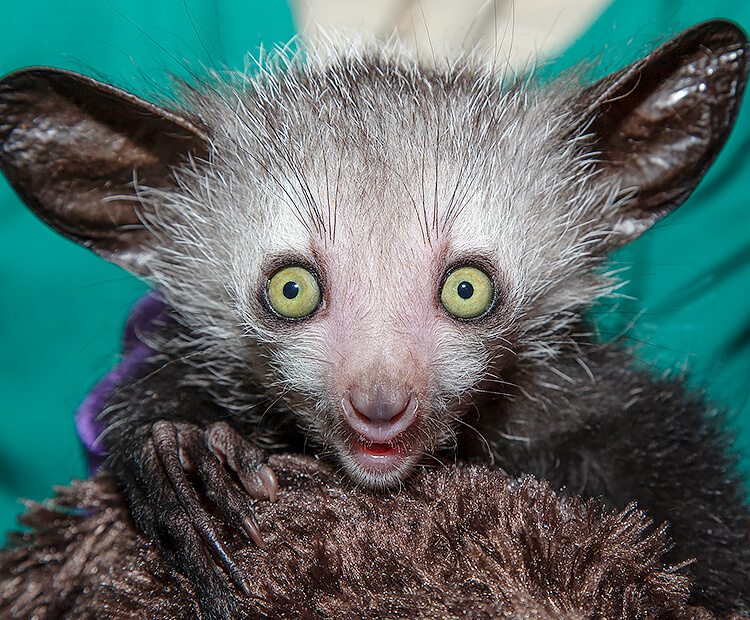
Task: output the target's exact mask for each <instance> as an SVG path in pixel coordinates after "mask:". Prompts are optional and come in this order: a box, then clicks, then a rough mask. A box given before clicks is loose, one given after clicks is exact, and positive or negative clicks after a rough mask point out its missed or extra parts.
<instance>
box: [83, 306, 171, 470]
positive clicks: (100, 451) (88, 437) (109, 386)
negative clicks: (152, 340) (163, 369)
mask: <svg viewBox="0 0 750 620" xmlns="http://www.w3.org/2000/svg"><path fill="white" fill-rule="evenodd" d="M165 308H166V305H165V304H164V302H162V301H161V299H160V298H159V296H158V293H156V292H154V291H151V292H150V293H147V294H146V295H144V296H143V297H141V298H140V299H139V300H138V302H137V303H136V305H135V306H134V307H133V309H132V310H131V311H130V315H129V316H128V320H127V323H126V324H125V333H124V335H123V354H122V359H121V360H120V361H119V362H118V363H117V364H116V365H115V367H114V368H112V370H110V371H109V372H108V373H107V374H106V375H105V376H104V378H103V379H102V380H101V381H99V383H97V384H96V387H94V389H93V390H91V392H90V393H89V395H88V396H87V397H86V398H85V400H84V401H83V402H82V403H81V406H80V407H78V411H76V416H75V422H76V429H77V431H78V436H79V437H80V438H81V441H82V442H83V446H84V448H85V449H86V456H87V458H88V466H89V473H90V474H94V473H96V472H97V471H98V470H99V469H100V468H101V466H102V465H103V463H104V458H105V456H106V453H105V451H104V446H103V445H102V443H101V442H100V441H99V437H100V436H101V434H102V432H104V424H103V422H102V420H101V413H102V411H103V410H104V408H105V407H106V405H107V403H108V402H109V400H110V399H111V397H112V395H113V394H114V391H115V389H117V386H118V385H122V384H123V382H124V381H126V380H127V379H128V377H131V376H133V375H134V373H135V371H136V370H137V369H138V367H139V366H140V365H141V364H143V363H144V362H145V360H146V359H147V358H148V357H149V356H151V355H152V354H153V353H154V350H153V349H152V348H151V347H149V346H148V345H147V344H146V343H144V342H143V341H142V340H141V337H142V336H143V335H148V334H149V333H150V332H153V331H154V330H155V329H156V323H157V321H158V319H159V318H160V317H161V316H162V314H163V312H164V309H165Z"/></svg>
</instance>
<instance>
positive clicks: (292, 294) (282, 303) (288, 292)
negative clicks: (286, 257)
mask: <svg viewBox="0 0 750 620" xmlns="http://www.w3.org/2000/svg"><path fill="white" fill-rule="evenodd" d="M319 301H320V287H319V286H318V281H317V280H316V279H315V276H314V275H313V274H312V273H310V272H309V271H308V270H307V269H305V268H304V267H284V268H283V269H279V270H278V271H277V272H276V273H275V274H273V275H272V276H271V279H270V280H269V281H268V302H269V303H270V304H271V307H272V308H273V309H274V310H275V311H276V312H277V313H278V314H280V315H281V316H283V317H287V318H289V319H300V318H302V317H303V316H307V315H308V314H310V313H311V312H312V311H313V310H315V308H317V307H318V302H319Z"/></svg>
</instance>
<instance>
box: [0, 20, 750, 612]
mask: <svg viewBox="0 0 750 620" xmlns="http://www.w3.org/2000/svg"><path fill="white" fill-rule="evenodd" d="M749 54H750V49H749V48H748V42H747V39H746V37H745V35H744V33H742V32H741V31H740V30H739V29H738V28H737V27H735V26H733V25H732V24H728V23H726V22H720V21H715V22H708V23H706V24H702V25H699V26H696V27H695V28H692V29H690V30H688V31H686V32H684V33H682V34H681V35H678V36H677V37H675V38H674V39H672V40H671V41H669V42H667V43H665V44H664V45H662V46H661V47H659V48H658V49H656V50H655V51H653V52H652V53H650V54H648V55H647V56H646V57H644V58H643V59H641V60H638V61H636V62H635V63H633V64H632V65H630V66H629V67H625V68H624V69H622V70H621V71H618V72H615V73H613V74H611V75H609V76H606V77H604V78H602V80H600V81H599V82H597V83H595V84H593V85H589V86H585V87H581V86H571V85H570V84H569V83H565V82H564V81H558V82H552V83H549V84H545V85H543V86H540V87H537V86H535V85H533V84H531V83H530V82H529V83H523V84H519V85H515V86H513V87H511V88H508V89H506V88H504V85H503V84H502V83H501V81H500V80H498V78H497V76H496V74H495V72H494V66H493V64H492V63H487V64H482V62H480V61H478V60H477V59H473V58H462V59H457V60H455V61H448V62H438V61H435V60H434V59H429V60H427V61H426V60H425V59H420V58H415V57H412V56H409V55H408V54H406V53H404V52H400V51H399V50H398V49H396V48H394V47H393V46H385V47H383V46H376V45H371V46H367V45H361V44H353V45H351V46H350V47H348V48H346V49H344V50H340V51H339V52H338V53H336V54H333V55H331V56H329V57H327V59H326V60H320V59H315V58H306V57H304V56H303V57H300V58H297V59H294V60H292V61H291V62H288V63H281V65H280V66H273V67H271V68H270V70H269V71H266V72H264V71H263V70H261V71H260V72H259V73H258V74H257V75H255V76H233V77H230V78H229V79H227V80H218V79H214V78H211V77H209V78H207V79H205V80H200V81H199V82H198V83H196V84H195V85H194V86H193V87H186V88H185V89H183V90H184V92H183V94H182V96H181V97H180V98H179V101H177V102H175V103H174V110H176V111H169V110H166V109H163V108H159V107H156V106H154V105H153V104H150V103H148V102H145V101H142V100H138V99H137V98H134V97H133V96H131V95H128V94H126V93H123V92H121V91H118V90H116V89H113V88H112V87H109V86H106V85H104V84H101V83H97V82H95V81H93V80H90V79H88V78H85V77H83V76H77V75H74V74H69V73H65V72H60V71H54V70H43V69H32V70H27V71H21V72H18V73H16V74H13V75H11V76H7V77H6V78H4V79H3V80H2V81H0V143H2V148H1V149H0V165H2V168H3V171H4V172H5V173H6V175H7V176H8V177H9V179H10V180H11V182H12V184H13V186H14V187H15V188H16V189H17V190H18V191H19V193H20V194H21V195H22V196H23V197H24V199H25V200H26V201H27V203H28V205H29V206H30V207H31V208H32V209H33V210H34V211H35V212H36V213H38V214H39V215H40V217H42V219H44V220H45V221H46V222H48V223H50V225H52V226H53V227H55V228H57V229H58V230H60V231H61V232H63V233H64V234H66V235H68V236H69V237H71V238H73V239H75V240H76V241H78V242H79V243H82V244H83V245H85V246H86V247H90V248H92V249H94V250H95V251H97V252H99V253H100V254H102V255H103V256H105V257H106V258H108V259H110V260H112V261H114V262H116V263H118V264H120V265H123V266H124V267H126V268H129V269H131V270H132V271H133V272H136V273H138V274H140V275H146V276H148V277H150V278H151V279H152V281H153V282H154V283H155V284H156V285H157V287H158V289H159V291H160V293H161V294H162V295H163V296H164V298H165V300H166V302H167V304H168V305H169V307H170V312H169V316H168V317H166V318H165V320H164V322H163V324H161V325H159V326H157V327H156V329H155V330H154V331H153V332H152V333H150V334H149V335H148V338H146V340H147V341H148V343H149V344H150V345H151V346H152V348H153V349H154V351H155V354H154V356H153V357H152V358H151V359H150V360H148V362H146V363H145V364H143V366H142V367H140V368H139V372H138V373H137V374H136V375H135V376H133V377H129V378H128V379H127V380H125V381H123V382H122V385H119V386H118V389H117V390H115V391H114V393H113V397H112V399H111V401H110V403H109V406H108V407H107V408H106V409H105V411H104V412H103V414H102V417H101V421H102V422H103V424H104V425H105V426H106V430H105V432H104V433H103V435H102V436H101V442H102V443H103V445H104V447H105V448H106V451H107V453H108V465H109V467H110V468H111V470H112V471H113V472H114V473H115V475H116V476H117V477H118V480H119V482H120V484H121V488H122V489H123V490H124V491H125V493H126V495H127V497H128V500H129V502H130V504H131V507H132V510H131V513H132V516H133V519H134V521H135V523H136V524H137V526H138V527H139V528H140V529H141V531H143V532H145V533H146V534H147V535H148V536H149V537H151V539H153V540H156V541H158V542H159V543H160V545H161V549H162V552H163V554H164V555H165V557H167V558H168V559H170V560H172V561H174V562H175V564H176V565H177V566H179V568H180V569H181V571H182V574H184V575H186V576H187V577H188V579H189V581H190V582H191V584H192V587H195V588H196V590H197V592H198V597H199V599H200V600H201V601H202V605H203V607H202V608H201V609H202V613H205V612H206V610H211V609H212V608H213V611H212V612H210V613H211V615H212V618H231V613H232V607H233V606H234V605H235V598H234V594H233V590H232V587H231V586H230V585H229V583H228V582H227V579H226V575H227V574H229V575H231V576H232V577H233V579H234V581H235V583H238V584H241V583H242V581H243V580H244V577H243V574H244V570H243V569H242V568H241V567H240V565H239V564H238V562H239V560H235V559H234V558H235V555H236V554H235V553H232V551H231V549H229V548H228V547H227V546H226V545H224V544H223V543H222V540H223V539H224V538H226V537H228V539H229V540H230V541H234V542H236V540H235V539H234V538H233V535H234V533H235V532H237V531H243V530H244V531H246V532H249V536H250V537H251V538H253V537H254V538H257V536H254V534H256V532H255V531H254V529H253V525H252V522H251V519H252V514H253V510H255V511H256V512H257V513H258V514H263V515H265V514H266V513H264V512H263V511H264V510H266V509H267V507H266V506H264V505H262V504H255V505H253V504H252V502H251V501H250V499H249V498H250V497H254V498H255V499H262V498H264V497H268V496H270V495H273V492H274V484H273V474H272V472H271V470H270V469H269V468H268V467H267V466H265V465H264V463H265V461H264V456H263V453H262V450H269V451H273V450H276V451H279V450H286V451H298V452H303V451H305V450H308V451H314V452H315V454H317V455H319V456H321V457H325V458H330V460H331V461H332V462H335V463H336V464H337V465H338V466H339V467H340V468H341V470H342V471H344V472H345V473H346V474H347V476H348V477H349V479H350V480H351V481H352V483H353V484H358V485H361V486H367V487H370V488H375V489H382V488H385V487H389V488H391V489H392V490H394V492H395V490H397V489H398V488H399V486H400V485H401V484H403V483H404V482H406V481H408V479H409V475H410V473H411V472H412V471H413V470H414V469H415V468H416V467H418V466H419V465H421V464H425V463H427V464H429V463H430V462H435V461H440V460H442V459H445V460H446V461H451V460H455V459H456V458H459V459H464V460H470V461H471V460H473V461H482V462H484V463H488V464H490V465H499V466H501V467H502V468H503V469H504V470H505V471H506V472H509V473H510V474H511V475H514V476H515V475H520V474H521V473H529V474H535V475H537V476H539V477H543V478H546V479H548V480H550V481H551V482H552V484H553V485H554V486H555V487H556V488H557V487H559V488H568V489H570V490H571V491H573V492H575V493H578V494H580V495H582V496H583V497H584V498H588V497H592V496H596V497H600V498H602V500H603V501H604V502H606V503H607V505H608V506H611V507H614V508H618V509H624V508H625V507H626V506H627V505H628V504H629V503H630V502H632V501H636V502H637V503H638V506H639V507H640V508H641V509H642V510H644V511H645V512H646V513H647V514H649V516H650V517H651V518H653V519H655V520H656V521H657V522H662V521H667V522H669V523H670V527H671V532H672V535H673V540H674V543H675V548H674V551H673V552H671V553H672V555H670V560H669V561H670V562H675V563H679V562H682V561H685V560H689V559H692V558H696V559H697V561H696V562H695V564H692V565H691V566H689V567H688V568H687V570H688V571H689V574H690V576H691V578H692V579H694V581H695V587H694V588H693V590H692V592H691V597H692V598H691V599H690V600H691V603H693V604H700V605H705V606H707V607H709V608H710V609H711V610H712V611H714V612H717V613H729V612H732V611H743V612H747V611H750V529H749V528H748V509H747V506H746V505H745V504H744V502H743V491H742V486H741V484H740V481H739V478H738V475H737V474H736V473H735V472H734V470H733V467H732V459H731V456H729V455H728V453H727V446H726V443H727V442H726V439H725V437H724V435H723V434H722V432H721V430H720V424H718V423H717V422H716V419H715V413H714V411H713V409H712V408H711V407H710V406H709V405H707V404H706V403H704V402H702V401H701V399H700V398H698V397H694V396H691V395H689V394H686V393H685V391H684V390H683V389H682V387H681V386H680V384H679V382H673V381H669V380H664V379H663V378H653V377H650V376H649V375H648V374H646V373H642V372H638V371H636V370H633V365H634V362H633V360H632V359H631V357H630V356H629V355H628V354H627V353H626V352H623V351H618V350H615V349H613V348H608V347H598V346H596V345H595V344H592V342H591V339H590V338H589V334H587V330H586V327H585V325H583V321H582V319H581V312H582V311H583V310H584V309H585V308H586V306H587V304H589V303H591V302H592V301H593V300H594V299H595V298H596V297H597V296H598V295H601V294H604V293H607V292H609V291H610V290H611V287H610V282H609V281H608V280H607V279H606V277H603V276H602V274H601V273H600V271H599V270H598V269H597V268H598V267H600V266H601V264H602V262H603V261H604V259H605V257H606V255H607V252H608V251H609V250H611V249H613V248H615V247H617V246H619V245H622V244H623V243H626V242H627V241H629V240H631V239H633V238H635V237H637V236H638V235H639V234H641V233H642V232H643V231H645V230H646V229H647V228H648V227H649V226H651V225H652V224H653V223H654V222H655V221H657V220H658V219H659V218H661V217H663V216H664V215H666V214H667V213H668V212H670V211H671V210H673V209H674V208H676V207H678V206H679V205H680V204H681V203H682V202H683V201H684V200H685V199H686V198H687V196H688V195H689V194H690V193H691V191H692V190H693V189H694V187H695V185H696V184H697V183H698V181H699V180H700V178H701V176H702V175H703V174H704V172H705V171H706V169H707V168H708V166H709V165H710V164H711V162H712V161H713V159H714V158H715V157H716V155H717V153H718V152H719V150H720V149H721V147H722V145H723V143H724V141H725V139H726V137H727V135H728V133H729V131H730V129H731V127H732V124H733V122H734V118H735V116H736V114H737V110H738V108H739V103H740V97H741V94H742V92H743V89H744V85H745V83H746V80H747V74H748V55H749ZM287 268H295V269H304V270H306V273H307V274H308V277H309V278H310V279H311V280H312V281H314V282H315V283H316V284H315V286H317V289H318V291H319V297H318V298H317V299H316V300H315V304H313V306H311V307H310V308H308V310H307V311H306V312H307V314H304V316H300V315H285V314H284V313H283V312H281V311H280V310H279V308H278V306H275V305H274V303H273V301H272V299H271V288H272V287H271V283H272V281H273V279H274V278H275V277H276V276H277V275H278V274H280V273H281V272H282V270H284V269H287ZM462 269H466V270H474V271H478V272H481V274H482V277H483V278H484V279H485V280H486V281H487V282H489V283H490V284H489V285H488V290H489V291H490V292H489V295H488V297H487V299H486V300H485V302H486V303H484V304H483V305H481V306H480V307H479V309H478V310H477V312H476V313H475V314H471V313H469V315H462V314H460V313H456V312H453V311H452V310H451V309H450V308H449V305H448V304H446V303H445V300H444V297H443V293H444V292H445V290H446V286H447V282H448V281H450V278H451V276H452V274H455V273H457V272H458V271H460V270H462ZM462 277H463V276H462ZM288 283H289V284H295V283H294V282H291V281H289V282H288ZM448 292H451V291H448ZM458 297H459V295H458V293H456V298H458ZM405 420H406V421H405ZM237 482H239V483H240V484H237ZM406 496H408V494H407V495H406ZM397 497H400V498H402V499H403V497H405V496H404V495H399V496H397ZM208 500H210V501H211V502H212V503H213V505H214V506H215V507H216V515H217V516H219V517H220V518H219V519H211V518H209V515H208V514H207V513H206V512H205V511H204V510H203V503H205V502H206V501H208ZM380 501H382V502H383V506H386V505H388V502H389V501H391V500H390V499H389V498H388V497H383V498H381V499H380ZM398 501H401V500H398ZM471 501H475V502H483V501H488V500H487V498H486V497H485V491H482V492H477V493H475V494H471ZM488 504H489V505H492V504H491V502H489V501H488ZM459 505H460V502H459ZM459 514H460V515H461V518H460V519H459V520H458V522H457V524H456V527H459V528H461V527H465V525H466V524H465V523H464V522H465V521H467V520H468V521H470V520H471V519H470V514H466V513H460V512H459ZM218 523H224V524H228V525H230V526H231V527H229V528H228V531H223V530H221V527H220V526H219V525H218ZM344 523H347V521H344ZM355 523H356V520H354V521H351V526H352V527H353V526H354V524H355ZM316 527H317V524H316ZM310 529H312V530H314V529H315V527H311V528H310ZM311 534H312V535H314V532H311ZM269 536H270V535H269ZM342 540H346V538H345V537H344V538H342ZM348 544H349V545H351V546H353V547H354V548H357V547H358V546H359V544H361V543H359V542H357V540H349V543H348ZM372 553H375V552H374V551H373V552H372ZM240 556H241V554H240ZM238 557H239V556H238ZM268 557H269V558H271V561H272V562H277V561H278V560H277V558H275V557H274V555H273V554H272V553H270V552H269V554H268ZM423 559H424V558H423ZM214 560H216V562H214ZM430 561H432V559H431V560H430ZM382 573H384V574H391V573H390V572H388V571H381V572H380V573H379V574H382ZM394 574H395V575H398V571H396V572H395V573H394ZM467 574H468V573H467ZM282 577H283V578H287V579H291V578H292V575H286V576H283V575H282ZM292 585H293V584H289V588H292ZM353 592H354V589H353V590H352V593H350V594H349V595H350V596H355V595H354V594H353ZM355 600H360V599H355Z"/></svg>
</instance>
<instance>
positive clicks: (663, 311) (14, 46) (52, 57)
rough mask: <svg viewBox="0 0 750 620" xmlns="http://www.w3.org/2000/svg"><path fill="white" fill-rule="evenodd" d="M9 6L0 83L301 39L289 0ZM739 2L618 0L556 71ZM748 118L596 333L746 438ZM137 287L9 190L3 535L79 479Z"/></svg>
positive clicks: (4, 206)
mask: <svg viewBox="0 0 750 620" xmlns="http://www.w3.org/2000/svg"><path fill="white" fill-rule="evenodd" d="M8 4H9V6H4V7H3V10H4V15H3V17H4V19H5V24H6V26H5V28H4V32H3V42H2V45H0V74H5V73H7V72H10V71H12V70H14V69H17V68H20V67H23V66H29V65H35V64H42V65H52V66H58V67H65V68H69V69H74V70H78V71H81V72H84V73H87V74H90V75H94V76H107V77H108V79H110V80H111V81H114V82H115V83H117V84H119V85H124V86H128V85H129V84H130V85H134V87H135V88H137V89H138V90H143V89H144V85H145V88H146V90H147V89H148V84H149V83H157V82H158V81H159V79H160V77H161V76H163V75H164V74H165V72H167V71H170V72H176V73H178V74H179V73H183V72H185V71H187V70H191V69H195V68H196V67H201V66H206V67H221V66H224V65H228V66H230V67H233V68H239V69H242V68H243V67H245V63H246V58H247V57H246V54H245V52H246V51H248V50H249V51H251V52H253V53H257V50H258V48H259V46H260V45H261V43H262V44H263V45H264V47H265V48H266V49H268V48H270V47H272V46H273V45H274V44H276V43H278V44H284V43H286V42H287V41H288V40H289V39H290V38H291V37H292V36H293V35H294V30H293V25H292V20H291V15H290V13H289V9H288V7H287V6H286V4H285V3H283V2H280V1H275V2H272V1H270V0H269V1H266V2H261V1H242V0H202V1H201V0H160V1H159V2H154V0H128V1H124V0H109V1H100V0H69V1H68V2H66V3H60V2H52V1H50V2H39V1H38V2H34V3H14V4H13V5H10V3H8ZM746 4H748V3H741V2H736V0H735V1H734V2H728V1H720V0H719V1H716V0H714V1H713V2H711V3H710V7H709V3H706V2H677V1H674V0H672V1H666V0H661V1H659V0H648V1H642V0H627V1H625V0H615V2H614V3H613V4H612V5H611V6H610V8H609V9H607V10H606V11H605V13H604V14H603V15H602V16H601V18H600V19H599V20H598V21H597V22H596V24H594V25H593V26H592V28H591V29H590V30H589V31H588V32H587V33H586V34H585V35H583V36H582V37H581V39H580V40H579V41H577V42H576V43H575V44H574V45H573V46H572V47H571V49H570V50H568V51H567V52H566V53H565V54H564V55H563V56H562V59H561V60H560V62H559V63H556V64H555V65H553V70H559V69H562V68H564V67H566V66H569V65H570V64H572V63H574V62H577V61H580V60H582V59H588V60H589V61H591V60H592V59H593V60H594V61H596V60H597V59H606V64H604V63H602V64H601V66H598V67H595V69H594V70H595V71H597V72H603V71H604V70H605V68H606V69H610V68H616V67H617V66H619V65H620V64H622V63H624V62H626V61H628V60H632V59H633V58H634V57H636V56H637V55H639V53H640V52H642V51H644V49H645V48H646V46H648V45H649V44H651V43H653V42H654V41H660V40H663V39H664V38H665V37H666V36H667V35H669V34H673V33H675V32H677V31H678V30H680V29H682V28H683V27H687V26H689V25H692V24H694V23H697V22H699V21H702V20H704V19H708V18H711V17H725V18H730V19H733V20H735V21H737V22H739V23H740V24H742V25H744V26H745V28H750V5H748V6H746ZM749 141H750V117H749V114H748V112H747V105H746V106H744V112H743V113H742V114H741V115H740V118H739V121H738V124H737V127H736V129H735V132H734V133H733V135H732V136H731V138H730V140H729V143H728V145H727V148H726V149H725V151H724V152H723V153H722V154H721V156H720V157H719V159H718V160H717V163H716V165H715V166H714V168H713V169H712V170H711V171H710V172H709V174H708V176H707V177H706V179H705V180H704V181H703V183H702V184H701V185H700V186H699V188H698V189H697V190H696V192H695V194H694V195H693V197H692V198H691V199H690V200H689V201H688V203H686V204H685V205H684V206H683V207H682V208H681V209H680V210H679V211H678V212H677V213H676V214H674V215H672V216H670V217H669V218H667V219H666V220H664V221H663V222H660V223H659V224H658V225H657V226H656V227H655V228H654V229H653V230H651V231H649V232H648V233H647V234H646V235H645V236H644V237H642V238H641V239H639V240H638V241H636V242H635V243H633V244H632V245H631V246H629V247H628V248H626V249H624V250H622V251H620V252H619V253H618V254H617V255H616V256H615V257H614V260H615V261H616V263H617V264H621V265H629V266H630V270H629V271H628V273H627V277H628V278H629V279H630V280H631V283H630V284H628V285H627V286H626V287H625V288H624V289H623V290H622V292H623V293H625V294H627V295H630V296H632V299H627V298H622V299H620V300H618V302H617V304H614V305H613V304H607V305H606V306H605V307H604V308H603V314H604V316H603V318H602V321H601V324H602V331H603V332H604V333H606V334H609V335H612V334H619V333H621V332H622V331H623V330H626V329H627V330H628V331H629V333H630V335H631V336H632V337H633V338H634V339H635V340H636V341H637V342H640V343H642V347H641V350H640V354H641V357H642V359H643V360H644V362H646V363H650V364H655V365H656V366H657V367H662V368H674V367H678V368H690V369H691V372H692V373H693V376H694V378H695V381H696V383H697V384H699V385H701V386H703V387H706V388H707V389H708V391H709V393H710V394H711V396H712V397H713V398H714V399H716V400H717V401H718V402H720V403H723V404H726V405H729V406H731V407H733V408H735V409H737V410H739V411H740V414H739V415H738V416H737V417H736V418H734V419H733V420H732V423H733V424H734V425H735V427H736V428H738V429H739V430H740V442H741V443H742V444H743V449H744V450H745V451H746V454H750V450H749V449H748V448H747V446H748V445H750V432H748V430H747V428H746V427H747V426H750V424H748V423H749V422H750V409H749V408H748V406H747V403H748V398H747V389H748V387H747V386H748V382H747V378H748V377H749V376H750V372H749V371H750V291H749V290H748V288H749V287H748V284H750V214H749V213H748V209H747V206H748V204H747V203H748V198H747V195H748V191H747V189H748V188H747V186H748V171H750V160H749V159H748V158H750V148H748V147H749V146H750V145H749V144H748V142H749ZM144 290H145V289H144V286H143V285H142V284H140V283H138V282H137V281H135V280H134V279H133V278H130V277H129V276H127V275H126V274H124V273H123V272H122V271H121V270H119V269H117V268H115V267H113V266H110V265H108V264H106V263H105V262H104V261H101V260H99V259H97V258H96V257H94V256H93V255H91V254H90V253H89V252H87V251H86V250H83V249H81V248H79V247H77V246H75V245H74V244H72V243H70V242H68V241H66V240H64V239H62V238H60V237H59V236H58V235H56V234H55V233H53V232H51V231H50V230H48V229H47V228H46V227H45V226H44V225H42V224H41V223H40V222H38V221H37V220H36V219H35V218H34V217H33V216H32V215H31V214H30V213H29V212H28V211H27V210H26V209H25V208H24V207H23V206H22V205H21V204H20V203H19V202H18V200H17V199H16V198H15V196H14V195H13V193H12V191H11V190H10V189H9V188H8V187H7V185H6V184H5V183H4V182H2V183H0V291H1V292H0V343H2V344H0V347H2V348H1V349H0V351H2V355H0V530H6V529H8V528H10V527H11V526H12V523H13V519H14V517H15V515H16V514H17V513H18V512H19V511H20V506H19V504H18V503H17V499H16V498H17V497H19V496H22V497H27V498H32V499H36V500H39V499H42V498H44V497H46V496H48V495H49V493H50V487H51V486H52V485H54V484H64V483H67V482H68V481H69V480H70V479H71V478H72V477H75V476H82V475H84V474H85V469H84V460H83V457H82V453H81V450H80V447H79V445H78V442H77V438H76V435H75V430H74V426H73V413H74V411H75V409H76V407H77V406H78V404H79V403H80V401H81V400H82V399H83V397H84V396H85V394H86V393H87V392H88V390H89V389H91V387H92V386H93V385H94V384H95V383H96V381H97V379H98V378H100V377H101V376H103V375H104V374H105V373H106V372H107V371H108V370H109V368H111V366H112V364H113V363H114V361H115V360H116V354H117V350H118V346H119V338H120V332H121V328H122V325H123V322H124V318H125V316H126V314H127V311H128V309H129V307H130V306H131V305H132V304H133V302H134V301H135V300H136V299H137V298H138V297H139V296H140V295H141V294H142V293H143V291H144Z"/></svg>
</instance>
